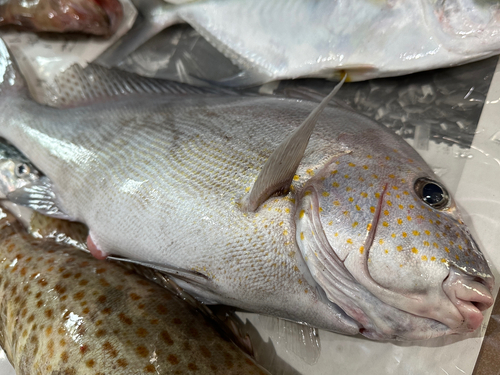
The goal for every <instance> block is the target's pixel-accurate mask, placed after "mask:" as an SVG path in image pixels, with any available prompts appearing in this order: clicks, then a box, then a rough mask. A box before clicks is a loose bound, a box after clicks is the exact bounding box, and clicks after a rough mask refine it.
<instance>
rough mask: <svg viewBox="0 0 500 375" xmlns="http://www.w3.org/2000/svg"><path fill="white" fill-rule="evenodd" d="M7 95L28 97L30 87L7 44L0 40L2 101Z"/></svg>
mask: <svg viewBox="0 0 500 375" xmlns="http://www.w3.org/2000/svg"><path fill="white" fill-rule="evenodd" d="M6 95H9V96H12V95H17V96H28V95H29V91H28V86H27V84H26V81H25V80H24V77H23V75H22V74H21V71H20V70H19V67H18V65H17V62H16V59H15V58H14V56H13V55H12V53H11V52H10V50H9V48H8V47H7V44H6V43H5V42H4V40H3V39H2V38H0V100H1V98H2V97H5V96H6Z"/></svg>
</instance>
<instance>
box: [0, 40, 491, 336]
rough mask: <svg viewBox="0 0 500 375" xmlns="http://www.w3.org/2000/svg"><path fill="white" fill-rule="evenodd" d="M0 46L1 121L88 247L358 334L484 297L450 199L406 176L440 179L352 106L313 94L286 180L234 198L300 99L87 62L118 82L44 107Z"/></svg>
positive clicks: (483, 268) (424, 324) (473, 323)
mask: <svg viewBox="0 0 500 375" xmlns="http://www.w3.org/2000/svg"><path fill="white" fill-rule="evenodd" d="M2 53H3V57H4V61H5V64H4V65H5V67H6V68H5V71H4V74H3V77H4V80H3V84H2V86H0V89H1V90H2V95H3V96H2V97H1V101H0V106H1V108H0V109H1V111H0V114H1V115H2V116H3V117H2V118H1V120H2V123H3V126H2V127H1V128H0V135H2V136H4V137H5V138H7V139H9V140H10V141H11V142H13V143H14V144H15V146H16V147H18V148H19V149H20V150H21V151H22V152H23V153H25V154H26V156H27V157H28V158H29V159H30V160H33V161H36V166H37V167H39V168H40V170H41V171H43V172H44V173H45V174H46V176H48V178H50V180H51V181H52V183H53V188H54V191H53V192H55V195H56V197H57V203H58V204H59V205H60V208H61V209H62V211H63V212H65V213H66V214H67V215H68V216H69V217H72V218H73V219H74V220H78V221H82V222H85V223H86V224H87V225H88V226H89V228H90V238H91V240H92V242H94V243H95V244H96V245H97V247H98V248H99V249H100V250H103V251H105V252H106V253H112V254H118V255H122V256H126V257H129V258H131V259H135V260H137V261H141V262H144V263H148V264H150V265H152V266H155V267H159V268H162V269H164V270H165V271H167V272H170V273H171V274H173V275H175V280H176V282H178V283H179V284H180V285H181V286H182V287H183V288H184V289H186V290H187V291H188V292H189V293H191V294H194V295H196V296H197V297H198V298H200V299H203V300H205V301H208V302H219V303H225V304H229V305H234V306H238V307H240V308H243V309H246V310H250V311H254V312H260V313H264V314H271V315H277V316H280V317H282V318H286V319H289V320H294V321H300V322H306V323H308V324H310V325H313V326H316V327H319V328H324V329H327V330H332V331H337V332H343V333H346V334H356V333H358V332H362V333H363V334H364V335H366V336H368V337H370V338H373V339H426V338H430V337H435V336H440V335H444V334H450V333H460V332H467V331H470V330H473V329H475V328H477V327H478V325H479V324H480V322H481V320H482V315H481V312H480V311H482V310H484V309H486V308H487V307H488V306H490V305H491V303H492V297H491V293H490V290H491V287H492V284H493V276H492V275H491V271H490V270H489V268H488V265H487V263H486V261H485V259H484V257H483V255H482V254H481V252H480V250H479V249H478V248H477V245H475V243H474V241H473V239H472V237H471V236H470V234H469V232H468V230H467V228H466V227H465V225H463V223H462V222H461V219H460V215H459V214H458V212H457V210H456V207H455V205H454V202H453V199H450V201H449V202H447V203H449V205H447V206H446V207H444V209H442V210H438V209H432V208H431V207H429V206H428V205H426V204H424V203H423V201H422V198H421V197H420V196H419V195H418V194H417V192H416V191H415V188H414V183H415V181H416V180H417V179H418V178H427V179H430V180H432V181H434V182H433V184H434V185H435V184H441V183H440V182H439V181H438V179H437V178H436V176H434V173H433V172H432V170H431V169H430V168H429V167H428V166H427V165H426V164H425V162H424V161H423V160H422V159H421V158H420V156H419V155H418V154H417V153H416V152H415V151H414V150H413V149H412V148H411V147H410V146H409V145H408V144H407V143H406V142H404V141H403V140H402V139H401V138H399V137H397V136H396V135H394V134H393V133H391V132H390V131H388V130H387V129H385V128H384V127H382V126H380V125H379V124H377V123H374V122H373V121H371V120H369V119H367V118H366V117H364V116H362V115H359V114H357V113H355V112H352V111H351V110H348V109H344V108H338V107H327V108H325V110H324V113H323V115H322V116H321V118H320V119H319V121H318V124H317V126H316V128H315V130H314V132H313V134H312V136H311V139H310V143H309V146H308V148H307V149H306V153H305V155H304V158H303V160H302V161H301V163H300V165H299V168H298V170H297V172H296V174H297V177H296V178H294V181H293V183H292V186H291V192H290V193H289V194H288V195H286V196H280V197H272V198H270V199H268V200H267V201H266V202H264V204H263V205H262V206H261V207H259V209H258V210H257V212H255V213H243V212H242V211H241V209H240V205H239V203H240V202H241V198H242V197H243V196H244V195H245V193H246V192H247V191H249V190H250V188H251V187H252V185H253V183H254V182H255V179H256V178H257V175H258V174H259V172H260V170H261V168H262V166H263V165H264V163H265V162H266V160H267V159H268V158H269V155H270V154H271V153H272V152H273V151H274V150H275V149H276V148H277V147H278V146H279V145H280V144H281V142H282V140H283V138H284V134H289V133H290V132H291V131H292V130H293V129H294V128H295V127H296V126H298V125H299V124H300V123H302V122H303V121H304V119H305V118H306V117H307V116H308V115H309V114H310V113H311V111H312V110H313V109H314V108H316V104H315V103H311V102H307V101H298V100H290V99H281V98H274V97H273V98H270V97H259V96H238V95H227V94H225V93H220V94H217V93H214V92H212V93H211V94H210V95H208V94H203V93H199V92H198V93H187V94H185V95H183V96H182V97H180V96H179V95H175V94H171V93H170V94H155V93H153V92H147V91H146V92H144V91H134V90H132V89H131V88H130V86H128V83H127V86H126V87H122V86H120V81H121V80H118V79H117V80H114V79H110V76H111V75H110V73H109V72H108V73H106V70H98V69H95V68H92V67H90V68H91V70H90V71H89V72H90V75H91V77H92V82H93V83H92V84H93V85H97V86H99V85H102V86H101V87H98V88H96V87H90V88H89V87H87V89H86V90H89V91H88V92H108V89H109V86H110V87H112V88H113V90H114V91H113V90H112V91H113V92H126V95H115V97H114V98H109V97H106V96H102V97H97V98H96V97H92V98H93V100H92V101H90V102H89V99H88V98H89V97H88V96H86V97H85V103H86V105H85V106H82V105H81V104H79V102H78V101H77V100H76V99H75V100H73V102H72V103H66V105H68V104H72V108H66V109H54V108H49V107H46V106H42V105H39V104H37V103H35V102H33V101H32V100H31V99H30V98H29V97H28V96H27V93H26V90H25V88H24V86H23V83H22V79H21V76H20V73H19V72H18V71H16V70H15V64H14V63H13V62H12V61H11V58H10V57H9V55H8V52H7V50H6V49H4V50H3V51H0V55H2ZM84 76H85V74H84V72H79V73H78V74H72V75H71V77H72V78H71V80H69V81H68V82H72V84H73V85H76V84H77V82H76V81H75V77H80V78H82V79H83V78H84ZM115 78H117V77H116V76H115ZM125 81H126V82H130V76H128V78H127V79H126V80H125ZM88 83H89V82H86V84H88ZM91 86H92V85H91ZM66 87H71V85H66ZM83 87H86V86H85V85H83ZM141 87H142V86H141ZM72 88H74V87H72ZM77 89H79V88H75V90H73V91H75V92H76V91H78V90H77ZM85 92H87V91H85ZM21 108H22V110H20V109H21ZM410 160H411V162H410ZM337 163H338V164H337ZM365 167H366V168H365ZM335 168H337V169H335ZM335 171H336V173H334V172H335ZM345 176H347V177H345ZM353 176H355V177H356V178H354V177H353ZM375 176H376V177H375ZM351 178H352V179H351ZM325 181H326V182H328V184H329V185H328V184H327V185H324V184H325V183H326V182H325ZM341 184H342V185H341ZM337 185H338V186H337ZM441 185H442V184H441ZM339 186H342V189H340V190H336V189H338V187H339ZM23 189H24V188H23ZM23 189H19V190H23ZM25 192H27V190H26V191H22V192H21V194H20V195H18V197H19V198H23V195H22V194H24V193H25ZM389 192H391V194H392V193H394V194H395V195H394V197H393V198H392V199H390V200H389V198H387V197H388V194H385V193H389ZM398 192H399V193H398ZM398 195H399V196H398ZM9 196H10V194H9ZM334 198H337V199H334ZM34 199H35V200H36V199H40V198H34ZM21 200H22V199H21ZM320 201H321V204H319V205H318V204H317V203H318V202H320ZM391 205H392V206H391ZM400 205H401V206H402V207H403V208H400V207H399V206H400ZM386 206H387V207H386ZM340 209H342V210H341V211H339V210H340ZM398 210H403V211H398ZM302 211H304V212H303V213H302ZM386 211H387V215H386V213H385V212H386ZM402 212H405V217H400V216H399V215H400V214H401V213H402ZM346 213H347V214H346ZM408 217H409V219H408ZM358 218H359V220H358ZM381 218H384V220H381ZM403 219H404V221H403ZM445 219H446V220H445ZM400 220H401V224H400ZM334 224H335V225H334ZM368 224H369V225H368ZM372 229H373V230H372ZM336 231H338V232H339V235H336V234H335V233H336ZM388 231H389V232H388ZM414 232H415V233H417V232H418V235H417V234H413V233H414ZM427 232H429V234H427ZM381 234H383V237H382V238H379V237H375V235H381ZM408 234H410V235H408ZM436 234H437V235H439V239H434V237H436V238H438V236H437V235H436ZM315 235H316V236H315ZM431 235H432V236H433V237H432V238H433V240H432V241H431V240H430V239H427V238H426V237H424V236H431ZM450 236H453V237H457V239H455V240H454V241H455V242H454V245H450V244H448V241H449V240H448V238H449V237H450ZM374 239H376V240H377V241H373V240H374ZM380 240H383V241H385V242H384V243H383V244H382V243H381V242H380ZM339 241H340V242H339ZM424 241H425V242H428V245H426V244H425V242H424ZM434 243H435V244H436V246H437V247H436V246H434ZM361 247H363V251H361ZM413 249H416V250H417V251H413ZM371 250H373V252H371ZM385 250H387V252H385ZM370 254H371V255H370ZM368 255H370V257H368ZM316 257H317V258H318V259H319V258H320V257H321V261H322V263H318V262H317V261H316ZM436 260H438V261H437V262H436ZM344 261H345V262H344ZM400 264H408V267H399V265H400ZM387 267H390V268H391V271H392V272H391V273H387ZM367 270H368V271H367ZM394 279H395V280H401V281H398V282H395V281H394ZM445 280H448V282H445ZM403 281H404V282H403ZM408 296H409V297H408ZM456 296H459V297H458V299H457V298H455V297H456ZM474 303H475V304H476V305H474ZM338 306H341V307H342V308H339V307H338Z"/></svg>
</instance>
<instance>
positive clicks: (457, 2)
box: [99, 0, 500, 86]
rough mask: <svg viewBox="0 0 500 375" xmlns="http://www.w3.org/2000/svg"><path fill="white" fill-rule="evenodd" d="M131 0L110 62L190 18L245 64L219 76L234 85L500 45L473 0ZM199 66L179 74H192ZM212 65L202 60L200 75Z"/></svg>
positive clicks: (439, 60)
mask: <svg viewBox="0 0 500 375" xmlns="http://www.w3.org/2000/svg"><path fill="white" fill-rule="evenodd" d="M151 4H154V5H155V6H153V5H151ZM137 7H138V9H139V10H140V11H141V13H143V14H144V16H145V18H146V22H145V23H144V25H143V26H142V27H141V28H137V29H135V30H134V29H133V30H132V32H131V33H129V34H128V35H127V36H125V37H124V38H123V39H122V40H121V41H120V42H118V43H117V44H116V46H115V47H112V48H111V49H110V50H109V51H107V52H105V54H104V55H103V57H102V59H100V60H99V61H100V63H105V64H108V65H111V66H115V65H117V64H119V63H120V62H121V61H122V60H123V59H124V58H125V57H127V56H128V55H129V54H130V53H131V52H132V51H134V50H135V49H136V48H138V47H140V46H141V45H142V44H143V43H145V42H146V41H147V40H148V39H149V38H151V37H153V36H154V35H155V34H157V33H158V32H160V31H161V30H162V29H164V28H166V27H169V26H171V25H174V24H177V23H187V24H189V25H190V26H192V27H193V28H194V29H195V30H196V31H197V32H198V33H199V34H200V35H201V36H202V37H203V38H205V39H206V40H207V41H208V42H209V43H210V44H212V45H213V46H214V47H215V48H216V49H217V50H218V51H219V52H220V53H221V54H222V55H224V56H225V58H227V59H228V60H230V61H231V62H232V63H233V64H235V65H237V66H238V67H239V68H240V69H241V71H240V72H239V73H238V74H236V75H234V76H231V77H226V78H224V79H221V80H220V82H219V83H220V84H225V85H230V86H251V85H259V84H263V83H265V82H269V81H274V80H280V79H294V78H298V77H323V78H328V79H331V78H333V77H336V78H338V77H339V75H340V74H339V73H340V72H341V71H347V72H348V73H349V79H350V80H351V81H355V80H365V79H371V78H379V77H388V76H396V75H403V74H409V73H414V72H417V71H422V70H430V69H436V68H441V67H448V66H451V65H458V64H464V63H467V62H471V61H475V60H480V59H482V58H486V57H489V56H494V55H496V54H498V51H499V48H500V38H499V35H500V34H499V29H500V9H499V8H498V6H497V5H492V4H491V3H489V2H482V1H475V0H451V1H444V2H443V1H432V0H425V1H421V2H410V1H404V0H395V1H372V0H335V1H330V0H320V1H314V2H311V1H307V0H292V1H290V0H275V1H271V2H270V1H267V0H255V1H252V2H245V1H241V0H207V1H194V2H190V3H187V4H182V5H179V6H172V5H171V4H165V3H164V2H163V1H161V0H157V1H152V2H141V1H138V2H137ZM409 15H411V16H409ZM313 24H314V25H315V27H310V25H313ZM189 54H190V52H189V50H187V55H189ZM193 55H194V56H195V55H196V53H194V54H193ZM184 58H185V56H184V57H183V58H177V57H174V58H173V59H174V60H177V61H175V62H173V64H175V65H180V66H182V63H183V59H184ZM222 59H223V56H221V60H222ZM146 60H147V59H146ZM185 60H188V61H189V58H186V59H185ZM224 63H225V64H227V62H224ZM201 66H202V65H201ZM184 68H186V67H185V66H184ZM199 70H200V69H199V67H198V69H195V70H192V71H190V72H187V74H185V73H186V72H180V73H179V74H177V76H178V77H179V78H180V79H183V80H184V79H186V80H189V76H190V75H194V76H198V77H199V76H200V73H199V72H198V71H199ZM210 70H211V69H210V68H209V67H207V68H204V69H201V71H202V73H201V76H204V72H209V71H210ZM193 72H194V73H198V74H192V73H193ZM206 78H207V79H212V80H214V79H215V78H214V77H206ZM188 82H189V81H188Z"/></svg>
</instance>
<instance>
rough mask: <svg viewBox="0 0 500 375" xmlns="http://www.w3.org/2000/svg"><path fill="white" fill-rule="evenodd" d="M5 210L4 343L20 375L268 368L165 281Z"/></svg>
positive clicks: (0, 299) (0, 289) (0, 282)
mask: <svg viewBox="0 0 500 375" xmlns="http://www.w3.org/2000/svg"><path fill="white" fill-rule="evenodd" d="M0 217H1V219H0V253H1V257H2V261H1V264H2V271H1V272H0V311H1V313H2V319H1V321H0V331H1V335H0V345H1V346H2V348H3V349H4V350H5V351H6V353H7V357H8V359H9V361H10V362H11V363H12V364H13V366H14V368H15V369H16V373H17V374H18V375H23V374H26V375H32V374H54V373H61V374H62V373H64V374H83V373H85V374H91V373H92V374H132V373H133V374H138V373H140V374H148V373H154V374H171V373H179V372H180V373H191V372H194V373H196V372H199V373H203V374H267V372H266V371H265V370H262V369H261V368H260V367H258V366H257V365H256V364H255V363H254V362H253V361H252V360H251V359H250V358H249V357H248V356H246V355H245V354H243V352H241V351H240V350H239V349H238V348H237V347H236V346H235V345H234V344H232V343H231V342H229V341H227V340H225V339H223V338H222V337H221V336H220V335H219V334H218V333H217V332H216V331H215V329H214V328H212V327H211V326H210V325H209V324H208V323H207V322H206V321H205V319H204V317H203V315H202V314H200V313H199V312H197V311H196V310H195V309H193V308H192V307H190V306H189V305H188V304H187V303H186V302H185V301H182V300H181V299H180V298H178V297H176V296H173V295H172V294H171V293H169V292H167V291H166V290H164V289H163V288H162V287H160V286H158V285H155V284H154V283H151V282H148V281H146V280H145V279H143V278H142V277H140V276H138V275H137V274H135V273H134V272H132V271H130V270H126V269H123V268H122V267H120V266H118V265H117V264H114V263H111V262H101V261H98V260H96V259H95V258H92V257H91V256H90V255H88V254H86V253H84V252H82V251H81V250H78V249H76V248H74V247H72V246H70V245H64V244H60V243H59V244H58V243H56V242H54V241H53V240H50V239H34V238H33V237H32V236H30V235H29V234H28V233H27V232H26V231H25V230H24V228H23V227H22V225H21V224H20V223H19V222H17V220H16V219H15V218H14V217H13V216H12V215H11V214H9V213H6V212H5V211H4V210H2V211H1V212H0ZM49 225H50V223H49ZM78 231H80V229H79V228H77V232H78ZM77 235H78V234H77Z"/></svg>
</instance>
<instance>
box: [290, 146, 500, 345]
mask: <svg viewBox="0 0 500 375" xmlns="http://www.w3.org/2000/svg"><path fill="white" fill-rule="evenodd" d="M367 138H368V139H370V138H371V139H372V141H363V140H361V141H360V140H358V141H357V142H358V145H359V147H356V148H354V149H352V150H351V151H350V152H346V153H345V154H343V155H340V156H338V157H334V158H333V159H331V160H330V161H329V162H328V163H326V165H324V166H323V167H321V168H319V169H318V171H317V173H315V175H314V177H312V178H311V179H309V180H308V181H307V182H306V183H305V184H304V186H303V188H302V190H301V192H300V194H299V196H298V203H297V204H298V207H297V212H296V226H297V242H298V244H299V247H300V249H301V252H302V255H303V257H304V260H305V261H306V263H307V265H308V268H309V270H310V271H311V273H312V275H313V277H314V278H315V280H316V282H317V283H318V284H319V286H320V287H321V288H322V289H323V290H324V291H325V294H326V296H327V298H328V299H329V300H330V301H332V302H334V303H337V304H338V305H339V306H340V307H342V308H343V309H344V311H346V313H347V314H348V315H350V316H351V317H352V318H354V319H356V320H357V321H358V322H360V323H361V324H362V326H363V328H362V329H361V333H363V334H365V335H366V336H368V337H371V338H375V339H377V338H378V339H387V338H401V339H422V338H430V337H434V336H440V335H444V334H450V333H462V332H469V331H473V330H475V329H477V328H478V327H479V326H480V324H481V322H482V319H483V316H482V313H481V311H484V310H486V309H487V308H489V307H490V306H491V305H492V304H493V297H492V295H491V291H492V288H493V284H494V278H493V276H492V274H491V271H490V269H489V267H488V264H487V262H486V260H485V258H484V256H483V254H482V253H481V251H480V250H479V248H478V246H477V244H476V242H475V241H474V239H473V238H472V236H471V234H470V232H469V230H468V229H467V227H466V225H465V224H464V223H463V221H462V219H461V218H460V215H459V212H458V210H457V207H456V204H455V202H454V200H453V198H452V197H451V195H450V194H449V192H448V191H447V190H446V188H445V187H444V184H443V183H442V182H441V181H439V179H438V178H437V177H436V176H435V175H434V173H433V171H432V170H431V169H430V168H429V167H428V166H427V165H426V163H425V162H424V161H423V160H422V159H421V158H420V157H419V155H418V154H416V152H415V151H414V150H412V149H411V148H410V147H409V146H408V145H406V146H408V148H406V146H405V147H403V150H401V149H400V148H401V147H398V149H395V148H394V147H393V146H392V142H385V143H386V144H385V145H384V142H383V141H377V142H376V143H377V145H376V147H374V144H373V143H374V141H373V139H374V138H375V139H376V138H377V137H367ZM363 143H365V144H363ZM391 146H392V147H391ZM369 150H372V151H371V152H370V151H369ZM373 150H376V151H377V152H373ZM408 155H410V156H408Z"/></svg>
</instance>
